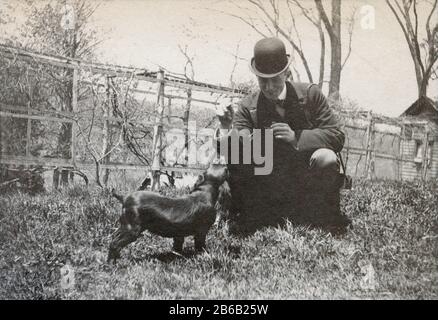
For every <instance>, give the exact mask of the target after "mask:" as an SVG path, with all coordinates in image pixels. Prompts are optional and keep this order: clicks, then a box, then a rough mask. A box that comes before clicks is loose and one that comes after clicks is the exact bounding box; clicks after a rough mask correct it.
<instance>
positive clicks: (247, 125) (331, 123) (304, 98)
mask: <svg viewBox="0 0 438 320" xmlns="http://www.w3.org/2000/svg"><path fill="white" fill-rule="evenodd" d="M286 85H287V96H286V101H285V104H284V106H285V109H286V115H285V117H286V120H282V119H281V117H280V116H279V115H278V113H277V112H276V111H275V108H274V106H273V105H272V102H271V101H270V100H268V99H267V98H265V96H264V95H263V94H262V93H261V92H260V91H258V92H254V93H252V94H250V95H249V96H247V97H245V98H244V99H242V100H241V101H240V102H239V108H238V110H237V112H236V114H235V115H234V121H233V127H234V128H235V129H237V130H242V129H249V130H252V129H254V128H260V129H262V128H268V127H269V126H270V125H271V123H272V122H286V123H288V124H289V126H290V127H291V128H292V129H293V130H294V131H295V134H296V136H297V140H298V141H297V142H298V150H299V151H303V152H310V151H315V150H316V149H319V148H328V149H331V150H333V151H335V152H339V151H341V150H342V147H343V145H344V141H345V136H344V133H343V132H342V130H341V129H340V125H339V120H338V117H337V116H336V115H335V114H334V113H333V111H332V110H331V109H330V107H329V105H328V103H327V99H326V98H325V96H324V95H323V94H322V92H321V90H320V89H319V87H318V86H317V85H315V84H307V83H291V82H286Z"/></svg>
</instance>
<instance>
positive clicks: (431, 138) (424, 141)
mask: <svg viewBox="0 0 438 320" xmlns="http://www.w3.org/2000/svg"><path fill="white" fill-rule="evenodd" d="M401 117H402V119H403V129H402V136H403V139H402V142H401V150H400V151H401V159H402V168H401V179H402V180H430V179H438V105H437V102H435V101H433V100H432V99H430V98H428V97H421V98H419V99H418V100H417V101H415V102H414V103H413V104H412V105H411V106H410V107H409V108H407V109H406V111H405V112H403V113H402V114H401Z"/></svg>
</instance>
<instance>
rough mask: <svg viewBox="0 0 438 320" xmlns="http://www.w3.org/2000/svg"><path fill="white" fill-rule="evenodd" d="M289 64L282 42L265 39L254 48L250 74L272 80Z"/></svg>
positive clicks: (276, 39)
mask: <svg viewBox="0 0 438 320" xmlns="http://www.w3.org/2000/svg"><path fill="white" fill-rule="evenodd" d="M290 63H291V58H290V55H288V54H286V48H285V46H284V43H283V41H281V40H280V39H278V38H265V39H262V40H259V41H257V43H256V44H255V46H254V57H253V58H252V59H251V70H252V72H253V73H254V74H255V75H257V76H259V77H262V78H272V77H275V76H277V75H279V74H280V73H282V72H283V71H285V70H286V69H287V68H288V67H289V65H290Z"/></svg>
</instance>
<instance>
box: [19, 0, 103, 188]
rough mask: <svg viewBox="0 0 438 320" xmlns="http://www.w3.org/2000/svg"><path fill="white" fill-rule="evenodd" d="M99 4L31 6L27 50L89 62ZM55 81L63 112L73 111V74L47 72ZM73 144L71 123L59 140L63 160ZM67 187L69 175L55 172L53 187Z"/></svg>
mask: <svg viewBox="0 0 438 320" xmlns="http://www.w3.org/2000/svg"><path fill="white" fill-rule="evenodd" d="M97 7H98V4H96V3H95V2H89V1H86V0H73V1H70V2H69V3H68V4H66V2H65V1H63V0H53V1H50V2H48V3H46V4H45V5H42V4H41V3H38V2H36V3H35V2H31V1H29V2H28V12H29V16H28V18H27V21H26V22H25V24H24V26H23V30H22V34H23V35H24V40H23V43H25V45H26V47H29V48H31V49H33V50H38V51H42V52H44V53H49V54H55V55H61V56H66V57H70V58H84V59H90V58H91V57H92V56H93V50H94V49H95V47H96V46H97V45H98V44H99V43H100V42H101V40H99V37H98V31H97V30H96V29H94V28H92V27H90V25H89V21H90V18H91V17H92V15H93V14H94V12H95V10H96V9H97ZM48 72H50V73H51V76H52V78H53V79H56V90H55V91H56V92H57V95H58V97H59V98H60V101H61V102H62V104H61V111H68V112H71V111H73V106H72V100H73V70H72V69H69V68H66V69H59V68H58V69H51V70H48ZM71 140H72V125H71V123H65V124H62V126H61V128H60V133H59V138H58V152H59V153H60V155H61V156H62V157H64V158H69V157H70V150H71V147H70V145H71ZM60 175H61V182H62V184H68V178H69V172H68V171H67V170H63V171H62V172H59V170H55V171H54V174H53V183H54V185H55V186H57V185H58V183H59V181H58V179H59V176H60Z"/></svg>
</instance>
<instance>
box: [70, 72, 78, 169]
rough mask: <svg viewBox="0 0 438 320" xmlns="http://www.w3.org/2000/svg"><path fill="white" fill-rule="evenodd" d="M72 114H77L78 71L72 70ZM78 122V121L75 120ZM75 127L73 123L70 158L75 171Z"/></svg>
mask: <svg viewBox="0 0 438 320" xmlns="http://www.w3.org/2000/svg"><path fill="white" fill-rule="evenodd" d="M71 108H72V112H73V113H74V114H75V116H76V115H77V112H78V69H77V68H74V69H73V86H72V99H71ZM77 120H78V121H79V119H77ZM76 136H77V127H76V123H75V122H74V121H73V122H72V123H71V158H72V162H73V167H74V168H75V169H76V146H77V145H76V143H77V139H76Z"/></svg>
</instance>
